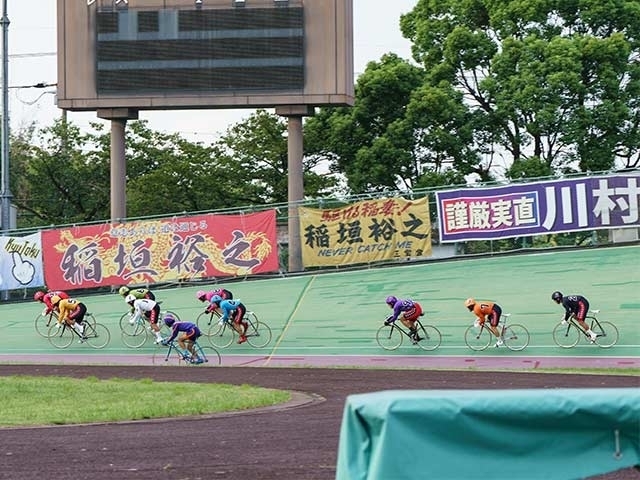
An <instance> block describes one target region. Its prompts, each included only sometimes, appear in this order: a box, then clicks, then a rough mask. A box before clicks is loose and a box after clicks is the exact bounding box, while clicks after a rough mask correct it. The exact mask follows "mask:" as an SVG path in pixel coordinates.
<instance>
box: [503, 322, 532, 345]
mask: <svg viewBox="0 0 640 480" xmlns="http://www.w3.org/2000/svg"><path fill="white" fill-rule="evenodd" d="M502 339H503V341H504V344H505V345H506V346H507V348H508V349H509V350H512V351H514V352H519V351H520V350H524V349H525V348H526V347H527V345H529V331H528V330H527V329H526V328H525V326H524V325H520V324H519V323H512V324H511V325H507V326H506V327H505V329H504V332H502Z"/></svg>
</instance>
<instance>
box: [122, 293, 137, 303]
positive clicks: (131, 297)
mask: <svg viewBox="0 0 640 480" xmlns="http://www.w3.org/2000/svg"><path fill="white" fill-rule="evenodd" d="M124 301H125V302H127V303H133V302H135V301H136V297H135V296H134V295H131V294H129V295H127V296H126V297H125V299H124Z"/></svg>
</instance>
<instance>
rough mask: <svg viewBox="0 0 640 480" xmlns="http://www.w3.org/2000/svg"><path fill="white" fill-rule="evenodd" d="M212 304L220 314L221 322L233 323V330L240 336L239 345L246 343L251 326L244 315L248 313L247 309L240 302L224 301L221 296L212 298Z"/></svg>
mask: <svg viewBox="0 0 640 480" xmlns="http://www.w3.org/2000/svg"><path fill="white" fill-rule="evenodd" d="M210 302H211V305H212V306H213V307H214V308H215V309H217V310H218V311H219V312H220V314H221V318H220V321H221V322H226V321H231V322H232V325H233V328H234V329H235V330H236V332H238V335H239V336H240V338H239V339H238V343H244V342H246V341H247V335H246V333H247V328H248V327H249V324H248V323H247V322H245V321H244V315H245V313H247V307H245V306H244V304H243V303H242V302H241V301H240V300H223V299H222V297H221V296H220V295H214V296H213V297H211V300H210Z"/></svg>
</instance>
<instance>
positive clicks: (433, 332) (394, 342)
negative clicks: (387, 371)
mask: <svg viewBox="0 0 640 480" xmlns="http://www.w3.org/2000/svg"><path fill="white" fill-rule="evenodd" d="M420 316H422V315H420ZM415 327H416V330H417V332H418V338H419V339H418V340H415V339H413V338H412V337H411V332H410V331H409V329H408V328H406V327H405V326H404V325H402V323H401V322H399V321H395V322H393V323H390V324H389V325H382V326H381V327H380V328H379V329H378V331H377V332H376V341H377V342H378V345H380V346H381V347H382V348H384V349H385V350H396V349H397V348H399V347H400V345H402V340H403V339H404V337H407V338H408V339H409V340H410V341H411V342H412V343H413V344H414V345H417V346H418V347H420V348H421V349H422V350H435V349H436V348H438V347H439V346H440V344H441V343H442V334H441V333H440V330H438V329H437V328H436V327H434V326H433V325H428V324H424V323H422V322H421V321H420V319H418V320H416V322H415Z"/></svg>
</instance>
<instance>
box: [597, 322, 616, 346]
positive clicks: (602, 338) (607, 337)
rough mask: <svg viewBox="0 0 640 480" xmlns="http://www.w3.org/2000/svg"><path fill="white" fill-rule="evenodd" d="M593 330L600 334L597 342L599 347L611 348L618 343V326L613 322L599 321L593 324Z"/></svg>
mask: <svg viewBox="0 0 640 480" xmlns="http://www.w3.org/2000/svg"><path fill="white" fill-rule="evenodd" d="M591 330H593V331H594V332H596V333H597V334H598V338H596V343H597V344H598V346H599V347H602V348H610V347H613V346H614V345H615V344H616V343H618V336H619V333H618V328H617V327H616V326H615V325H614V324H613V323H611V322H606V321H605V322H598V323H596V324H595V325H592V326H591Z"/></svg>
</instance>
